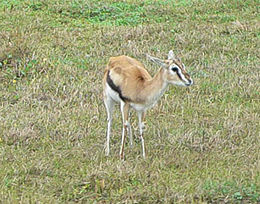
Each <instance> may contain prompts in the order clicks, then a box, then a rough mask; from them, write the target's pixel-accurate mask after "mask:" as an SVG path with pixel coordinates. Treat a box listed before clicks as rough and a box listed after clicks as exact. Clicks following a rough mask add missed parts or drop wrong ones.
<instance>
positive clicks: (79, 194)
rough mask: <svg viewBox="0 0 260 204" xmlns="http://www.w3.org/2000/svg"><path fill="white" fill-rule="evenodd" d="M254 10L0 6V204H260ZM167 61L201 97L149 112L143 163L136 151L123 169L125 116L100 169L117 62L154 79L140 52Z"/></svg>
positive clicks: (228, 4) (77, 1)
mask: <svg viewBox="0 0 260 204" xmlns="http://www.w3.org/2000/svg"><path fill="white" fill-rule="evenodd" d="M257 3H258V2H257V1H255V0H246V1H242V0H230V1H224V0H220V1H203V0H194V1H191V0H176V1H175V0H166V1H159V0H145V1H136V0H126V1H114V0H106V1H102V2H100V1H87V0H85V1H83V0H74V1H67V0H64V1H61V0H58V1H50V0H47V1H43V0H40V1H34V0H25V1H21V0H4V1H1V3H0V164H1V165H0V170H1V171H0V181H1V182H0V200H1V202H3V203H28V202H39V203H68V202H72V203H73V202H83V203H84V202H87V203H94V202H98V203H99V202H100V203H103V202H104V203H155V202H158V203H173V202H174V203H227V202H228V203H257V202H260V171H259V169H260V163H259V161H260V158H259V155H260V151H259V150H260V143H259V141H260V140H259V137H260V134H259V132H260V124H259V113H260V108H259V107H260V101H259V100H260V98H259V87H260V86H259V85H260V84H259V79H260V78H259V76H260V69H259V46H258V45H259V44H260V33H259V27H260V24H259V15H258V13H259V5H258V4H257ZM170 49H173V50H174V51H175V53H177V54H178V56H179V57H181V58H182V60H183V61H184V63H185V64H186V67H187V69H188V70H189V73H190V74H191V75H192V78H193V79H194V81H195V85H194V86H192V87H190V88H187V89H186V88H179V87H171V88H169V90H168V91H167V92H166V94H165V95H164V96H163V98H162V99H161V100H160V102H159V103H158V105H157V106H155V107H154V108H153V109H151V110H150V111H149V112H148V114H147V118H146V123H147V130H146V132H145V141H146V146H147V155H148V156H147V159H145V160H143V159H142V158H141V145H140V143H139V142H136V143H135V145H134V147H133V148H132V149H131V148H130V147H129V146H128V145H127V146H126V149H125V154H126V160H125V161H123V162H122V161H120V160H119V146H120V134H121V120H120V113H119V111H118V110H117V111H116V113H115V120H114V124H113V129H112V130H113V137H112V139H111V155H110V156H109V157H105V155H104V143H105V132H106V113H105V108H104V106H103V102H102V86H101V81H102V77H103V70H104V67H105V64H106V63H107V61H108V59H109V57H110V56H116V55H121V54H127V55H129V56H132V57H135V58H137V59H139V60H140V61H142V62H143V63H144V64H145V65H146V66H147V69H148V70H149V72H150V73H151V74H154V73H155V72H156V71H157V70H158V67H156V66H151V65H150V64H149V63H148V62H147V61H146V59H145V54H146V53H149V54H151V55H154V56H157V57H160V58H165V57H166V55H167V52H168V51H169V50H170ZM132 124H133V127H135V128H136V127H137V121H136V117H135V114H133V116H132ZM134 132H135V135H136V134H137V130H136V129H135V131H134Z"/></svg>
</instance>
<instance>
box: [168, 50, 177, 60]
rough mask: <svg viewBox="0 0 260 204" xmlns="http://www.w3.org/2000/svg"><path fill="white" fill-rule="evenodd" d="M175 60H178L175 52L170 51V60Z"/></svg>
mask: <svg viewBox="0 0 260 204" xmlns="http://www.w3.org/2000/svg"><path fill="white" fill-rule="evenodd" d="M174 59H176V57H175V55H174V53H173V51H172V50H170V51H169V53H168V60H174Z"/></svg>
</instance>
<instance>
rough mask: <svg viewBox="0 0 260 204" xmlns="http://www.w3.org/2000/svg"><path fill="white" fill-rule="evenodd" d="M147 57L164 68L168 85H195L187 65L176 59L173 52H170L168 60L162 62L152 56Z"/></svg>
mask: <svg viewBox="0 0 260 204" xmlns="http://www.w3.org/2000/svg"><path fill="white" fill-rule="evenodd" d="M147 57H148V58H149V59H150V60H151V61H152V62H155V63H156V64H158V65H160V66H161V67H163V68H164V70H165V72H164V80H165V81H166V82H167V83H170V84H174V85H178V86H190V85H192V84H193V81H192V79H191V77H190V75H189V74H188V73H187V72H186V70H185V65H184V64H183V63H182V62H181V60H180V59H178V58H176V57H175V55H174V53H173V51H172V50H170V51H169V53H168V59H167V60H161V59H158V58H156V57H152V56H150V55H147Z"/></svg>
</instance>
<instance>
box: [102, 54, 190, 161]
mask: <svg viewBox="0 0 260 204" xmlns="http://www.w3.org/2000/svg"><path fill="white" fill-rule="evenodd" d="M147 57H148V58H149V59H150V60H151V61H153V62H155V63H157V64H159V65H160V66H161V69H160V70H159V71H158V73H157V74H156V75H155V76H154V77H151V76H150V74H149V73H148V72H147V71H146V69H145V68H144V65H143V64H142V63H140V62H139V61H137V60H135V59H133V58H131V57H127V56H124V55H123V56H118V57H111V58H110V59H109V62H108V64H107V67H106V70H105V75H104V80H103V88H104V102H105V106H106V110H107V120H108V125H107V142H106V155H108V154H109V140H110V132H111V125H112V114H113V108H114V105H115V103H116V102H117V103H120V108H121V112H122V119H123V130H122V142H121V149H120V158H121V159H123V158H124V144H125V137H126V134H127V131H128V133H129V137H130V145H132V142H133V141H132V131H131V126H130V123H129V120H128V115H129V109H130V108H133V109H135V110H136V111H137V114H138V120H139V132H140V139H141V143H142V151H143V157H144V158H145V148H144V138H143V128H144V124H143V122H142V121H143V120H144V116H145V112H146V110H147V109H149V108H151V107H152V106H154V105H155V104H156V103H157V101H158V99H159V98H160V97H161V96H162V95H163V93H164V92H165V90H166V88H167V87H168V85H169V84H174V85H180V86H190V85H192V83H193V81H192V79H191V78H190V76H189V74H188V73H187V72H186V71H185V66H184V64H183V63H182V62H181V61H180V60H179V59H177V58H175V56H174V54H173V51H172V50H171V51H170V52H169V54H168V59H167V60H161V59H158V58H156V57H151V56H149V55H147Z"/></svg>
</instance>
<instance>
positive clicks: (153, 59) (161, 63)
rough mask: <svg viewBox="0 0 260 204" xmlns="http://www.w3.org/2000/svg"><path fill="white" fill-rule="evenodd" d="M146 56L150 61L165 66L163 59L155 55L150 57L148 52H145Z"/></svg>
mask: <svg viewBox="0 0 260 204" xmlns="http://www.w3.org/2000/svg"><path fill="white" fill-rule="evenodd" d="M146 57H147V58H148V59H149V60H150V61H152V62H154V63H156V64H158V65H159V66H162V67H166V64H165V62H164V60H161V59H159V58H157V57H152V56H150V55H148V54H146Z"/></svg>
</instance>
